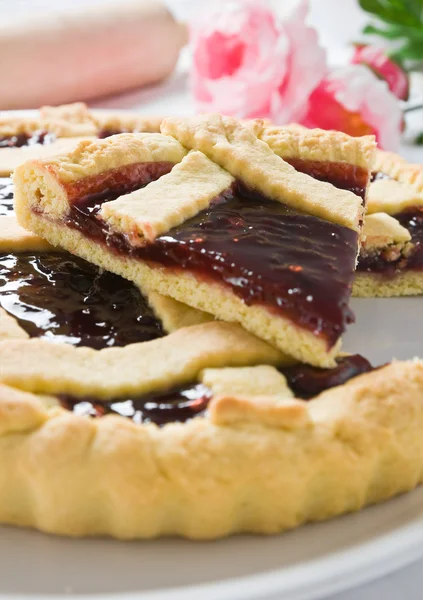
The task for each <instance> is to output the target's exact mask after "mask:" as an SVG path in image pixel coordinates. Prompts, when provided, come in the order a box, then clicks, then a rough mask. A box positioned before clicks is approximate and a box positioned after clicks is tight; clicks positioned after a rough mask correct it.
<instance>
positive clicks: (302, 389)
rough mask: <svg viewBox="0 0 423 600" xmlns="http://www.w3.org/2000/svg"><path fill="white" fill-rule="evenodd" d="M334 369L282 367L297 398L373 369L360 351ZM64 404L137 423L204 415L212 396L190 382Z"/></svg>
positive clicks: (71, 398)
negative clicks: (125, 395)
mask: <svg viewBox="0 0 423 600" xmlns="http://www.w3.org/2000/svg"><path fill="white" fill-rule="evenodd" d="M337 362H338V365H337V366H336V367H335V368H333V369H319V368H316V367H311V366H309V365H294V366H292V367H288V368H285V369H281V373H283V374H284V375H285V377H286V378H287V380H288V384H289V386H290V387H291V388H292V390H293V391H294V393H295V395H296V397H297V398H304V399H310V398H313V397H314V396H317V395H318V394H320V392H322V391H324V390H326V389H328V388H330V387H334V386H336V385H341V384H343V383H345V382H346V381H348V380H349V379H352V378H353V377H356V376H357V375H361V374H362V373H367V372H369V371H372V370H373V367H372V366H371V364H370V363H369V362H368V361H367V360H366V359H365V358H363V357H362V356H360V355H359V354H356V355H354V356H345V357H343V358H340V359H338V361H337ZM58 398H59V400H60V402H61V404H62V406H63V407H64V408H66V409H67V410H71V411H73V412H74V413H76V414H78V415H84V416H89V417H102V416H104V415H106V414H111V413H112V414H117V415H121V416H123V417H128V418H130V419H132V420H134V421H135V422H136V423H142V422H144V423H156V424H157V425H164V424H166V423H170V422H174V421H179V422H185V421H188V420H189V419H192V418H194V417H198V416H203V415H204V411H205V410H206V409H207V405H208V403H209V402H210V400H211V398H212V392H211V390H210V389H209V388H207V387H206V386H205V385H203V384H200V383H198V384H195V383H192V384H189V385H186V386H183V387H180V388H175V389H172V390H166V391H164V392H156V393H152V394H144V395H142V396H138V397H131V398H115V399H112V400H108V401H106V402H105V401H101V400H98V399H97V398H93V397H89V396H87V397H76V396H69V395H60V396H59V397H58Z"/></svg>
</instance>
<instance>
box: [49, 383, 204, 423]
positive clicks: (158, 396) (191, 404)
mask: <svg viewBox="0 0 423 600" xmlns="http://www.w3.org/2000/svg"><path fill="white" fill-rule="evenodd" d="M211 396H212V394H211V390H210V389H209V388H207V387H206V386H205V385H202V384H201V383H197V384H196V383H193V384H191V385H186V386H184V387H181V388H175V389H171V390H166V391H164V392H156V393H154V394H144V395H143V396H139V397H134V398H124V399H119V398H118V399H114V400H109V401H107V402H104V401H103V402H100V401H98V400H97V399H95V398H91V397H84V398H77V397H75V396H66V395H61V396H59V400H60V402H61V404H62V406H63V407H64V408H67V409H68V410H71V411H73V412H74V413H76V414H78V415H86V416H90V417H102V416H104V415H106V414H117V415H121V416H123V417H128V418H130V419H132V420H133V421H135V422H136V423H156V424H157V425H164V424H165V423H169V422H173V421H180V422H184V421H188V420H189V419H192V418H193V417H196V416H198V415H200V414H201V413H203V412H204V411H205V409H206V408H207V404H208V403H209V401H210V399H211Z"/></svg>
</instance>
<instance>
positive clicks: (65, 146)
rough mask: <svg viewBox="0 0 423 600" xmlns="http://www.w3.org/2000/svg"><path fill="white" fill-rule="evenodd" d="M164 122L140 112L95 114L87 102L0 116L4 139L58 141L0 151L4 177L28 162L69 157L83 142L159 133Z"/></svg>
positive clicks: (1, 170)
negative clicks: (48, 137) (47, 137)
mask: <svg viewBox="0 0 423 600" xmlns="http://www.w3.org/2000/svg"><path fill="white" fill-rule="evenodd" d="M161 121H162V119H161V117H154V116H141V115H139V114H137V113H122V114H120V113H117V112H111V111H100V110H93V111H92V110H90V109H89V108H88V107H87V105H86V104H84V103H83V102H75V103H73V104H65V105H60V106H43V107H41V108H40V110H39V111H38V114H37V115H36V116H34V117H21V116H14V114H13V113H11V114H10V115H9V114H6V116H3V117H0V137H8V136H13V135H17V134H28V135H32V134H34V133H35V132H36V131H45V132H47V133H49V134H53V135H54V136H55V139H54V140H53V141H52V142H51V143H47V144H34V145H28V146H22V147H20V148H18V147H11V148H0V176H7V175H9V174H10V173H13V171H14V170H15V168H16V167H18V166H19V165H20V164H22V163H23V162H25V161H27V160H32V159H36V158H51V157H53V156H56V155H60V154H66V153H68V152H70V151H71V150H73V149H74V148H75V147H76V146H77V145H78V143H79V142H80V141H81V140H87V139H88V140H94V139H96V138H97V136H98V135H102V133H104V132H106V133H109V132H120V131H125V132H149V133H154V132H159V131H160V123H161Z"/></svg>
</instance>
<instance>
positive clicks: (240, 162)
mask: <svg viewBox="0 0 423 600" xmlns="http://www.w3.org/2000/svg"><path fill="white" fill-rule="evenodd" d="M181 123H182V124H181ZM193 123H194V125H195V127H194V129H195V132H194V136H193V137H191V138H190V139H188V138H189V136H188V137H187V136H186V135H185V134H184V131H185V130H184V128H185V129H186V130H189V129H190V127H191V123H190V121H189V120H188V121H187V122H178V123H174V125H178V127H179V126H180V130H179V133H178V131H176V130H175V131H168V132H166V133H172V134H173V135H174V136H175V137H171V136H170V135H162V136H160V135H158V134H151V135H148V134H144V135H121V136H115V137H114V138H111V139H109V140H105V141H98V142H93V143H91V144H89V145H85V146H81V147H80V148H79V149H77V150H76V151H75V152H73V153H70V154H69V155H66V156H63V157H59V158H58V159H56V160H55V161H29V162H27V163H26V164H25V165H23V166H22V167H20V168H19V169H18V170H17V172H16V175H15V183H16V211H17V215H18V218H19V220H20V222H21V224H22V225H24V226H25V227H27V228H29V229H31V230H33V231H35V232H37V233H39V234H40V235H42V236H43V237H45V238H46V239H47V240H49V241H50V242H51V243H53V244H56V245H59V246H62V247H64V248H66V249H67V250H69V251H70V252H73V253H75V254H77V255H79V256H82V257H83V258H86V259H88V260H90V261H91V262H94V263H96V264H98V265H99V266H101V267H103V268H106V269H108V270H110V271H113V272H115V273H118V274H120V275H122V276H124V277H126V278H128V279H130V280H132V281H134V282H135V283H136V284H137V285H139V286H140V287H141V288H143V289H144V290H145V291H150V290H154V291H156V292H159V293H161V294H165V295H168V296H170V297H172V298H174V299H176V300H179V301H180V302H184V303H186V304H188V305H190V306H192V307H194V308H198V309H201V310H204V311H207V312H209V313H211V314H213V315H215V316H216V317H217V318H220V319H223V320H226V321H235V322H239V323H241V324H242V325H243V326H244V327H245V328H246V329H248V330H249V331H251V332H253V333H255V334H256V335H257V336H259V337H261V338H263V339H265V340H267V341H268V342H270V343H271V344H273V345H274V346H276V347H278V348H279V349H280V350H282V351H284V352H285V353H288V354H290V355H292V356H294V357H295V358H297V359H298V360H300V361H302V362H307V363H310V364H314V365H317V366H325V367H330V366H332V365H334V359H335V356H336V355H337V353H338V351H339V346H340V336H341V334H342V332H343V331H344V329H345V326H346V324H347V323H348V322H350V321H351V320H352V315H351V312H350V310H349V308H348V300H349V297H350V294H351V285H352V280H353V273H354V268H355V262H356V256H357V251H358V245H359V235H360V230H361V221H362V216H363V201H364V197H365V193H366V187H367V184H368V179H369V172H368V169H367V164H368V160H369V158H370V157H371V153H372V151H373V142H372V141H371V140H369V139H366V140H364V141H362V140H354V141H353V142H351V141H349V143H348V148H347V150H348V151H345V159H344V161H342V156H343V150H342V148H339V149H338V150H337V152H336V156H337V158H336V162H335V161H332V162H333V164H334V169H336V177H335V179H336V182H335V185H332V184H331V183H330V182H331V177H330V175H331V171H332V170H331V168H330V165H328V163H329V162H330V160H329V158H325V157H326V155H325V154H324V156H323V159H322V160H321V161H320V163H319V162H318V161H317V160H316V146H315V142H314V141H312V144H311V147H310V146H307V142H306V143H305V144H304V145H303V146H299V152H300V154H301V155H300V156H298V158H299V159H301V161H302V163H301V170H302V171H305V172H300V171H299V170H297V169H295V168H294V167H293V166H291V165H290V164H288V163H287V162H285V161H284V160H283V159H282V158H280V157H279V156H277V155H276V154H275V153H274V152H273V151H272V150H271V149H270V147H269V146H268V145H267V144H266V143H264V142H263V141H261V140H259V139H258V138H257V137H256V135H255V134H254V133H253V132H252V131H251V129H249V128H247V127H245V126H243V125H241V124H240V123H239V122H238V121H236V120H235V119H224V118H221V117H218V116H215V117H202V118H200V119H199V120H197V121H195V120H194V121H193ZM170 125H171V122H170V121H168V122H167V126H168V127H170ZM302 135H304V136H305V139H306V140H307V134H302ZM196 136H197V138H198V139H200V142H201V143H197V141H196V139H197V138H196ZM175 138H178V141H177V140H176V139H175ZM310 139H311V138H310ZM190 140H191V141H190ZM349 140H351V138H349ZM179 142H180V143H179ZM181 144H183V145H181ZM184 146H185V147H187V146H188V147H190V148H193V149H194V150H195V151H192V152H189V153H188V154H186V150H185V149H184ZM325 152H327V150H325ZM347 155H348V158H347ZM328 156H329V155H328ZM352 156H353V157H354V161H355V162H353V163H350V162H348V161H349V160H351V157H352ZM311 157H312V158H311ZM176 163H178V164H176ZM341 163H342V164H341ZM174 165H175V166H174ZM316 173H317V174H316ZM322 180H325V181H322Z"/></svg>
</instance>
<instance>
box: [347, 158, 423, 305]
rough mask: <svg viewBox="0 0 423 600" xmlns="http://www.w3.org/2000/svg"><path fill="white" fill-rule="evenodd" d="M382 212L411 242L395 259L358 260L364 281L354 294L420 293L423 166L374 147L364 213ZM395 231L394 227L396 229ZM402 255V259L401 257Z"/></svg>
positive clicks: (422, 283) (422, 284) (422, 280)
mask: <svg viewBox="0 0 423 600" xmlns="http://www.w3.org/2000/svg"><path fill="white" fill-rule="evenodd" d="M380 212H384V213H386V214H388V215H391V216H392V217H394V218H395V219H396V220H397V222H398V223H399V225H401V226H402V227H403V228H405V229H406V230H407V231H408V232H409V234H410V236H411V243H412V244H408V245H407V250H406V256H404V253H403V252H401V253H400V254H399V255H398V256H397V258H396V260H392V255H391V259H390V260H387V261H377V262H369V261H368V260H367V259H363V260H361V259H360V262H359V266H358V273H360V278H361V280H362V281H363V277H362V273H364V272H365V279H366V280H367V284H366V285H365V286H364V287H363V286H362V285H360V287H357V289H356V290H355V292H354V293H357V294H359V295H377V296H408V295H415V294H422V293H423V166H422V165H417V164H416V165H413V164H410V163H407V162H406V161H405V160H404V159H403V158H401V157H400V156H398V155H396V154H392V153H389V152H382V151H380V150H378V151H377V152H376V155H375V164H374V167H373V176H372V183H371V184H370V187H369V198H368V213H369V214H373V213H380ZM397 230H398V228H397ZM405 258H406V260H405Z"/></svg>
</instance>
